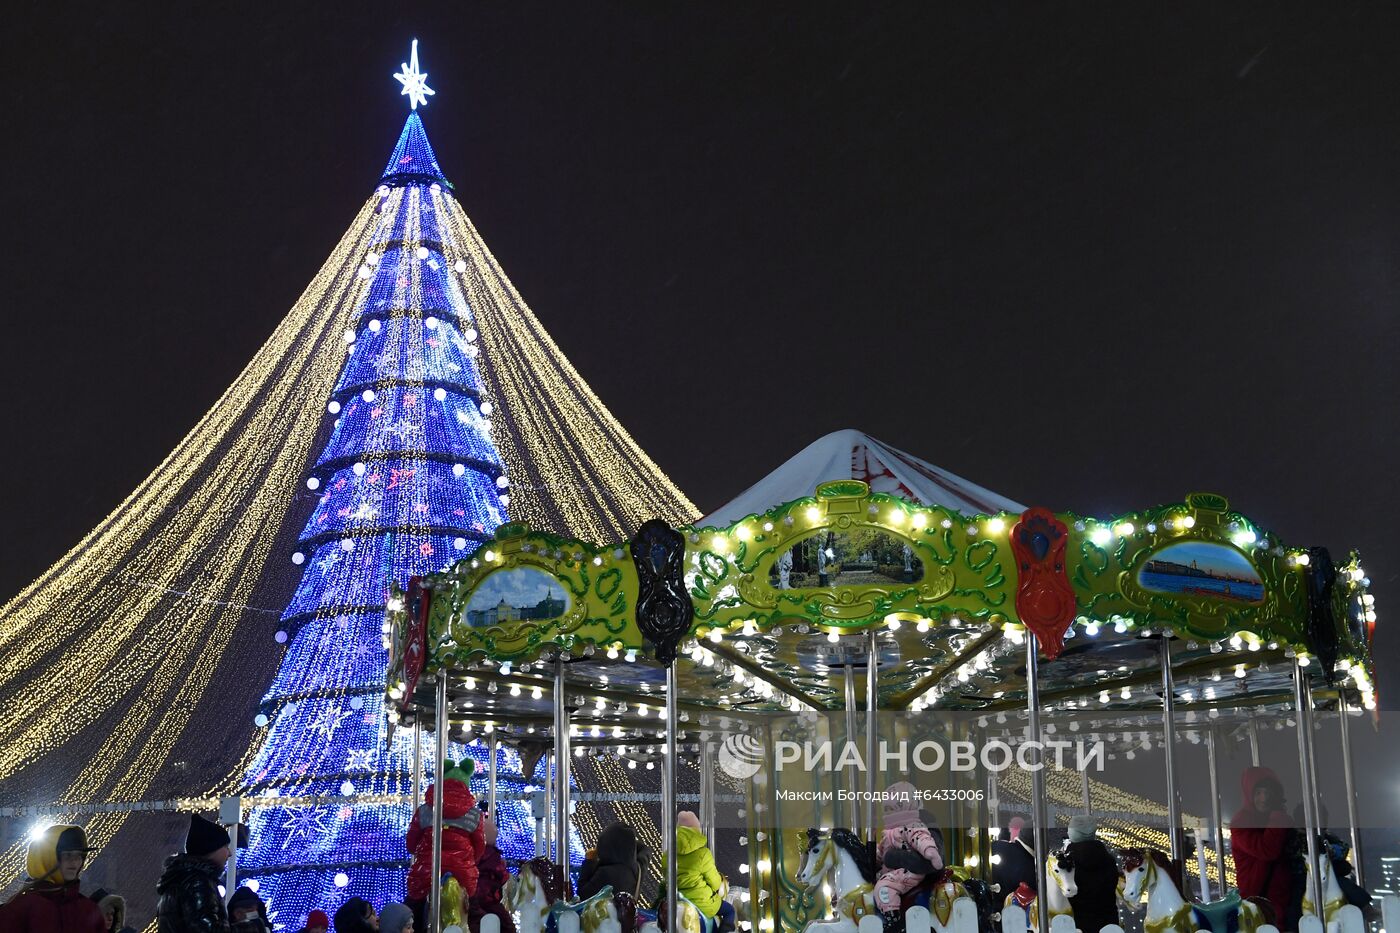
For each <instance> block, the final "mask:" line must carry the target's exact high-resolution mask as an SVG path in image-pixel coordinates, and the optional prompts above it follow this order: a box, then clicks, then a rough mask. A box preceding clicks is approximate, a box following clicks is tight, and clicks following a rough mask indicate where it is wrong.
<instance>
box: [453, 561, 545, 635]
mask: <svg viewBox="0 0 1400 933" xmlns="http://www.w3.org/2000/svg"><path fill="white" fill-rule="evenodd" d="M568 611H569V594H568V593H567V592H565V591H564V588H563V587H562V586H561V585H560V584H559V581H558V580H556V579H554V578H553V577H551V576H550V575H549V574H547V573H543V572H542V571H539V570H535V569H533V568H530V567H516V568H513V569H511V570H498V571H496V572H495V573H493V574H491V576H489V577H487V578H486V579H485V580H483V581H482V583H481V585H480V586H478V587H477V589H476V592H475V593H473V594H472V598H471V601H470V602H469V603H467V611H466V620H467V624H468V625H470V626H472V627H473V628H482V627H485V626H490V625H499V624H500V623H502V622H518V621H520V620H522V619H527V620H538V621H544V620H546V619H557V618H559V617H560V616H562V615H563V614H564V613H566V612H568Z"/></svg>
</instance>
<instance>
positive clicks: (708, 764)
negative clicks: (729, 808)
mask: <svg viewBox="0 0 1400 933" xmlns="http://www.w3.org/2000/svg"><path fill="white" fill-rule="evenodd" d="M715 813H716V808H715V761H714V759H713V758H711V757H710V734H709V733H708V732H707V733H705V734H704V735H703V736H702V737H701V740H700V825H701V826H703V827H705V836H706V837H707V839H706V841H707V843H708V844H709V846H710V851H711V852H713V851H715Z"/></svg>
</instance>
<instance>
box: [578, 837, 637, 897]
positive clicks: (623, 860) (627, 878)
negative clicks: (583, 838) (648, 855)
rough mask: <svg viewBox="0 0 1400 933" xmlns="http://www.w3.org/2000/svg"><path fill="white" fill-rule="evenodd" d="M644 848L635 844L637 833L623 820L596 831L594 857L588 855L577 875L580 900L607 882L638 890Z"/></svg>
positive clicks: (616, 888) (619, 888)
mask: <svg viewBox="0 0 1400 933" xmlns="http://www.w3.org/2000/svg"><path fill="white" fill-rule="evenodd" d="M645 852H646V848H645V847H644V846H639V845H638V844H637V833H636V831H635V830H633V829H632V827H630V826H628V825H627V824H626V823H613V824H612V825H610V826H608V827H607V828H606V829H604V830H603V831H602V832H601V833H599V834H598V846H597V856H596V858H592V859H587V860H585V861H584V863H583V867H582V868H581V869H580V870H579V875H578V896H579V899H580V900H584V899H586V898H590V897H592V896H593V895H595V894H597V893H598V892H599V891H601V890H603V888H604V887H605V886H607V885H612V889H613V891H626V892H627V893H628V894H631V895H632V896H634V897H635V896H636V894H637V884H638V883H639V882H640V880H641V877H642V861H643V859H644V858H645Z"/></svg>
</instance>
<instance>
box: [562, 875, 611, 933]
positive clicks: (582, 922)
mask: <svg viewBox="0 0 1400 933" xmlns="http://www.w3.org/2000/svg"><path fill="white" fill-rule="evenodd" d="M566 913H571V914H574V915H575V916H577V917H578V929H580V930H582V931H583V933H622V924H621V923H620V922H619V921H618V919H617V907H616V906H615V905H614V904H613V889H612V885H610V884H608V885H604V886H603V888H602V889H601V890H600V891H599V892H598V893H597V894H595V895H593V896H592V897H590V898H588V899H587V900H582V901H576V902H574V903H567V902H565V901H555V902H554V903H553V904H551V905H550V906H549V915H550V917H552V918H553V919H554V922H555V926H556V928H557V929H561V930H562V929H563V927H562V925H561V924H560V923H559V918H560V916H561V915H562V914H566Z"/></svg>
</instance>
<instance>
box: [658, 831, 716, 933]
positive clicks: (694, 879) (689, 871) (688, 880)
mask: <svg viewBox="0 0 1400 933" xmlns="http://www.w3.org/2000/svg"><path fill="white" fill-rule="evenodd" d="M661 877H662V878H665V877H666V859H665V857H664V856H663V858H662V860H661ZM676 887H677V888H678V889H679V890H680V892H681V895H682V896H684V897H685V899H686V900H688V901H690V902H691V903H692V904H694V905H695V909H696V910H698V911H700V912H701V913H702V914H704V915H705V916H707V917H717V918H718V919H719V927H718V929H719V930H720V931H724V930H732V929H734V907H733V905H732V904H730V903H729V902H728V901H726V900H724V898H722V897H720V892H721V891H723V890H724V878H723V877H722V876H721V875H720V873H719V869H718V868H716V867H715V857H714V854H713V853H711V852H710V846H709V842H708V841H707V840H706V839H705V833H704V832H703V831H702V830H701V829H700V818H699V817H698V816H696V815H695V814H694V813H692V812H691V811H689V810H682V811H681V812H680V813H677V814H676ZM665 897H666V891H665V888H664V887H663V888H662V890H661V893H660V895H659V897H658V900H665ZM663 916H664V914H663Z"/></svg>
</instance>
